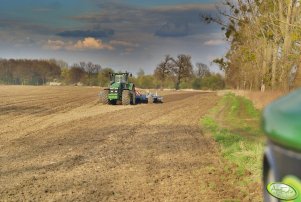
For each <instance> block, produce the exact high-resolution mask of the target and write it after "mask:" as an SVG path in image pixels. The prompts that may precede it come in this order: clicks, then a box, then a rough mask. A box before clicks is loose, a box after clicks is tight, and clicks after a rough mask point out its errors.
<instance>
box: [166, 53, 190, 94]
mask: <svg viewBox="0 0 301 202" xmlns="http://www.w3.org/2000/svg"><path fill="white" fill-rule="evenodd" d="M171 60H172V62H173V65H172V71H173V73H174V74H175V76H176V89H179V88H180V84H181V81H182V80H183V79H186V78H189V77H190V76H191V75H192V73H193V65H192V63H191V56H190V55H184V54H182V55H179V56H178V57H177V59H174V58H171Z"/></svg>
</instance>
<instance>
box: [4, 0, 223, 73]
mask: <svg viewBox="0 0 301 202" xmlns="http://www.w3.org/2000/svg"><path fill="white" fill-rule="evenodd" d="M216 3H218V0H216V1H213V0H212V1H210V0H147V1H146V0H145V1H143V0H43V1H41V0H22V1H20V0H1V7H0V57H1V58H37V59H48V58H56V59H62V60H65V61H66V62H68V63H69V64H73V63H76V62H80V61H92V62H94V63H98V64H101V65H102V66H103V67H112V68H114V69H116V70H128V71H132V72H137V71H138V69H139V68H142V69H144V70H145V72H147V73H151V72H152V71H153V70H154V68H155V67H156V65H157V64H158V63H159V62H160V60H161V59H162V58H163V57H164V55H166V54H171V55H172V56H174V57H176V56H177V55H178V54H182V53H184V54H190V55H191V56H192V58H193V63H196V62H203V63H206V64H208V65H209V64H210V62H211V61H212V59H214V58H216V57H221V56H223V55H224V54H225V51H226V47H227V44H226V43H225V42H224V40H223V34H222V32H221V31H220V29H219V27H218V26H216V25H206V24H204V23H202V22H201V21H200V17H199V14H200V13H214V12H215V4H216ZM212 68H213V69H214V68H216V67H214V66H213V67H212Z"/></svg>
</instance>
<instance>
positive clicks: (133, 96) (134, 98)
mask: <svg viewBox="0 0 301 202" xmlns="http://www.w3.org/2000/svg"><path fill="white" fill-rule="evenodd" d="M135 104H136V93H135V92H133V93H132V105H135Z"/></svg>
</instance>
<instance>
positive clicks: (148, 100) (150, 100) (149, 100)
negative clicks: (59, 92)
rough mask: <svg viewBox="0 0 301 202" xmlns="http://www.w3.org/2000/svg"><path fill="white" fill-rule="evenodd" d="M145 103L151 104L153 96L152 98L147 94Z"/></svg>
mask: <svg viewBox="0 0 301 202" xmlns="http://www.w3.org/2000/svg"><path fill="white" fill-rule="evenodd" d="M147 103H148V104H153V103H154V98H153V97H152V96H149V97H148V98H147Z"/></svg>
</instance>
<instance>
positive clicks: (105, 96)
mask: <svg viewBox="0 0 301 202" xmlns="http://www.w3.org/2000/svg"><path fill="white" fill-rule="evenodd" d="M108 96H109V90H104V91H103V92H102V94H101V96H100V101H101V103H102V104H104V105H107V104H109V103H110V102H109V99H108Z"/></svg>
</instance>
